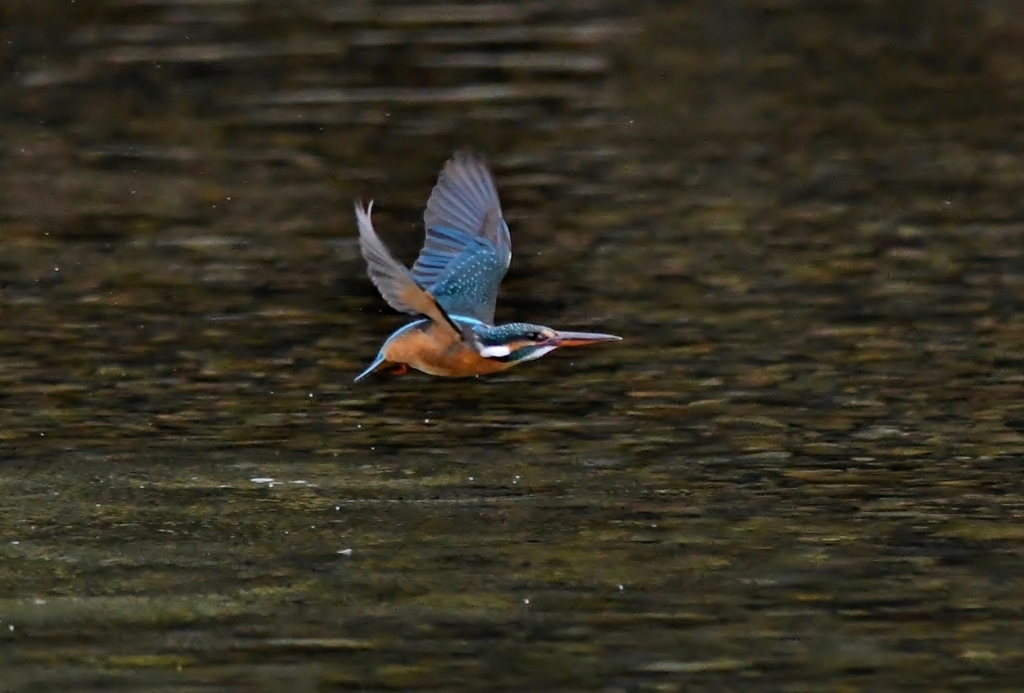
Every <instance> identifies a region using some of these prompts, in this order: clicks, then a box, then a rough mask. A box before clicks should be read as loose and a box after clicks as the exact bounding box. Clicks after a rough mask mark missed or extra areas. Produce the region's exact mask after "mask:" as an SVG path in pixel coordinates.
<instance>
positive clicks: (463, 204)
mask: <svg viewBox="0 0 1024 693" xmlns="http://www.w3.org/2000/svg"><path fill="white" fill-rule="evenodd" d="M423 223H424V226H425V227H426V231H427V238H426V241H425V242H424V244H423V250H421V251H420V255H419V258H417V260H416V264H415V265H413V268H412V276H413V278H414V279H415V280H416V281H417V282H419V283H420V285H421V286H425V287H427V288H429V289H430V292H431V294H433V296H434V297H435V298H436V299H437V302H438V303H440V304H441V306H443V307H444V309H445V310H447V311H448V312H449V313H452V314H455V315H465V316H468V317H471V318H476V319H477V320H482V321H483V322H485V323H488V324H490V323H492V322H493V321H494V304H495V301H496V300H497V298H498V287H499V286H500V285H501V280H502V278H503V277H504V276H505V272H506V270H508V265H509V262H511V260H512V239H511V238H510V237H509V232H508V225H507V224H506V223H505V220H504V219H502V217H501V202H500V201H499V200H498V191H497V189H496V188H495V187H494V179H493V178H492V177H491V172H490V171H489V170H488V168H487V164H485V163H484V162H483V160H482V159H480V158H479V157H477V156H476V155H475V154H473V153H472V152H468V151H461V152H456V154H455V155H454V156H453V157H452V158H451V159H449V160H448V162H447V163H446V164H445V165H444V169H443V170H442V171H441V175H439V176H438V178H437V185H435V186H434V190H433V192H432V193H431V195H430V200H428V201H427V209H426V211H424V213H423Z"/></svg>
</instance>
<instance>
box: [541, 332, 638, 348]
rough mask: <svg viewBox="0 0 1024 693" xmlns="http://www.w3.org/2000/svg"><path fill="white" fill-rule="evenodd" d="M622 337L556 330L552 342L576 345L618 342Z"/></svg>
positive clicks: (557, 344) (560, 345) (562, 345)
mask: <svg viewBox="0 0 1024 693" xmlns="http://www.w3.org/2000/svg"><path fill="white" fill-rule="evenodd" d="M621 339H622V337H617V336H615V335H613V334H601V333H600V332H556V333H555V336H554V337H552V338H551V340H550V343H551V344H552V345H553V346H557V347H575V346H584V345H587V344H597V343H598V342H618V341H620V340H621Z"/></svg>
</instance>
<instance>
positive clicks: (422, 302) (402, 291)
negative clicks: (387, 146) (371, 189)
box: [355, 201, 462, 338]
mask: <svg viewBox="0 0 1024 693" xmlns="http://www.w3.org/2000/svg"><path fill="white" fill-rule="evenodd" d="M355 206H356V221H357V222H358V224H359V247H360V249H362V251H363V257H364V258H365V259H366V269H367V273H368V274H369V275H370V280H371V281H372V282H373V284H374V286H376V287H377V290H378V291H379V292H380V295H381V296H383V297H384V300H385V301H387V302H388V304H389V305H390V306H391V307H392V308H394V309H395V310H399V311H402V312H403V313H412V314H414V315H425V316H427V317H428V318H430V319H431V320H433V321H434V322H436V323H437V324H439V325H448V326H449V327H451V329H453V330H454V331H455V333H456V334H458V335H459V336H460V338H461V335H462V330H461V329H460V328H459V326H458V325H456V324H455V323H454V322H453V321H452V319H451V318H450V317H448V313H446V312H445V310H444V308H443V307H442V306H440V305H438V301H437V300H435V298H434V296H432V295H430V293H429V292H428V291H425V290H424V289H423V288H422V287H421V286H420V285H419V284H417V283H416V280H415V279H413V276H412V274H410V273H409V270H408V269H406V268H405V265H403V264H402V263H400V262H399V261H398V260H396V259H395V258H394V257H393V256H392V255H391V253H390V252H389V251H388V249H387V247H386V246H385V245H384V243H383V241H381V240H380V237H379V236H377V232H376V231H374V230H373V222H371V221H370V212H371V211H372V210H373V202H372V201H371V202H370V204H369V205H367V207H366V209H363V205H362V204H361V203H359V202H356V205H355Z"/></svg>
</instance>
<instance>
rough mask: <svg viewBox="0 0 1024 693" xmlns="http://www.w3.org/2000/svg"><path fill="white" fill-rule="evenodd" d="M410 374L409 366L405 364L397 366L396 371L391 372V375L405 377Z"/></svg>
mask: <svg viewBox="0 0 1024 693" xmlns="http://www.w3.org/2000/svg"><path fill="white" fill-rule="evenodd" d="M408 372H409V366H407V365H406V364H404V363H400V364H398V365H397V366H395V369H394V370H393V371H391V375H405V374H406V373H408Z"/></svg>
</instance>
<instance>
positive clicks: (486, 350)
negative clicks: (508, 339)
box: [480, 344, 512, 359]
mask: <svg viewBox="0 0 1024 693" xmlns="http://www.w3.org/2000/svg"><path fill="white" fill-rule="evenodd" d="M511 353H512V350H511V349H509V348H508V347H507V346H505V345H504V344H498V345H497V346H488V347H482V348H481V349H480V355H481V356H483V357H484V358H485V359H500V358H502V357H503V356H508V355H509V354H511Z"/></svg>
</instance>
